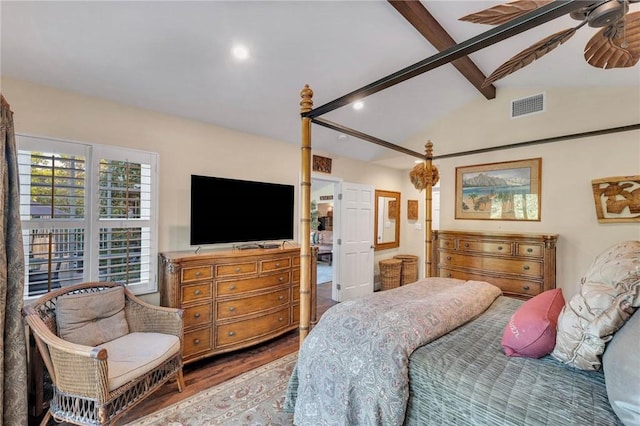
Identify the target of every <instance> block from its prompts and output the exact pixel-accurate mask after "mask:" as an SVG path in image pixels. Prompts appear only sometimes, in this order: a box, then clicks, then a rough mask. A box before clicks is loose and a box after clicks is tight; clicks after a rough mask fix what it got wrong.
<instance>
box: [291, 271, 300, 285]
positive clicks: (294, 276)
mask: <svg viewBox="0 0 640 426" xmlns="http://www.w3.org/2000/svg"><path fill="white" fill-rule="evenodd" d="M291 282H292V283H299V282H300V269H293V270H292V271H291Z"/></svg>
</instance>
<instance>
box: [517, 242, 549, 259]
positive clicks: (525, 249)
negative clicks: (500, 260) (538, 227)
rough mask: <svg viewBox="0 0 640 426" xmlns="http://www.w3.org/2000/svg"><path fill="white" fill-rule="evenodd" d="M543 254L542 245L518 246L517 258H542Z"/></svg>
mask: <svg viewBox="0 0 640 426" xmlns="http://www.w3.org/2000/svg"><path fill="white" fill-rule="evenodd" d="M543 254H544V247H543V246H542V244H518V256H530V257H542V255H543Z"/></svg>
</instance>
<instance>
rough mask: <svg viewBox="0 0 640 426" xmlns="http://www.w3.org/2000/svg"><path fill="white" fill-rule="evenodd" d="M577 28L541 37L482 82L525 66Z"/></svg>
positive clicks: (498, 78)
mask: <svg viewBox="0 0 640 426" xmlns="http://www.w3.org/2000/svg"><path fill="white" fill-rule="evenodd" d="M578 28H579V27H576V28H568V29H566V30H562V31H559V32H557V33H555V34H551V35H550V36H549V37H546V38H543V39H542V40H540V41H539V42H537V43H536V44H534V45H532V46H530V47H528V48H526V49H525V50H523V51H522V52H520V53H518V54H517V55H515V56H514V57H512V58H511V59H509V60H508V61H507V62H505V63H504V64H502V65H500V66H499V67H498V68H497V69H496V70H495V71H494V72H493V73H491V75H490V76H489V77H487V79H486V80H485V81H484V84H485V85H489V84H493V83H494V82H495V81H497V80H500V79H501V78H504V77H506V76H508V75H509V74H512V73H514V72H516V71H518V70H519V69H520V68H523V67H526V66H527V65H529V64H530V63H532V62H533V61H535V60H536V59H539V58H541V57H542V56H544V55H546V54H547V53H549V52H551V51H552V50H553V49H555V48H556V47H558V46H560V45H561V44H563V43H564V42H565V41H567V40H569V39H570V38H571V37H572V36H573V35H574V34H575V33H576V30H577V29H578Z"/></svg>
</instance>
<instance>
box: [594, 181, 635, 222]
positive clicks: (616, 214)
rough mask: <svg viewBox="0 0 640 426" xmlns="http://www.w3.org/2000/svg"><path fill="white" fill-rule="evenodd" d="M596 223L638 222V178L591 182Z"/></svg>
mask: <svg viewBox="0 0 640 426" xmlns="http://www.w3.org/2000/svg"><path fill="white" fill-rule="evenodd" d="M591 186H592V188H593V200H594V201H595V204H596V215H597V216H598V222H600V223H604V222H640V176H617V177H608V178H602V179H594V180H592V181H591Z"/></svg>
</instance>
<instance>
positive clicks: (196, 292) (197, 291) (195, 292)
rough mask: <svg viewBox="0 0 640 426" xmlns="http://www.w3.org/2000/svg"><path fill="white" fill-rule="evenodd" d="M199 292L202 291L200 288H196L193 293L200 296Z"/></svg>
mask: <svg viewBox="0 0 640 426" xmlns="http://www.w3.org/2000/svg"><path fill="white" fill-rule="evenodd" d="M200 293H202V292H201V291H200V290H196V291H194V292H193V294H195V295H196V296H200Z"/></svg>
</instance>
